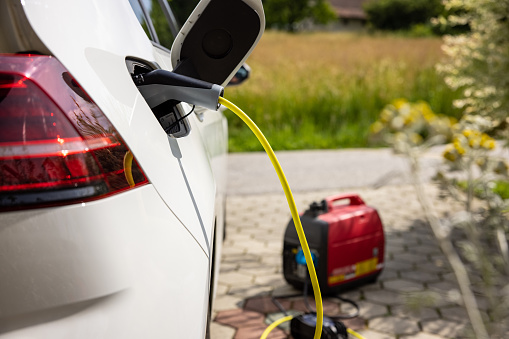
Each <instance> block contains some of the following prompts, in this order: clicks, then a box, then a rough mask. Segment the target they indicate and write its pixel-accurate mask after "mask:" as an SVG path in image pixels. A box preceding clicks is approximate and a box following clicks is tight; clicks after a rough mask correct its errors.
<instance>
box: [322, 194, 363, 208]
mask: <svg viewBox="0 0 509 339" xmlns="http://www.w3.org/2000/svg"><path fill="white" fill-rule="evenodd" d="M338 200H349V203H348V205H335V204H334V202H336V201H338ZM325 201H326V202H327V210H328V211H332V210H334V209H337V208H341V207H344V206H353V205H366V203H365V202H364V200H362V199H361V197H359V195H357V194H355V193H345V194H338V195H333V196H331V197H327V198H325Z"/></svg>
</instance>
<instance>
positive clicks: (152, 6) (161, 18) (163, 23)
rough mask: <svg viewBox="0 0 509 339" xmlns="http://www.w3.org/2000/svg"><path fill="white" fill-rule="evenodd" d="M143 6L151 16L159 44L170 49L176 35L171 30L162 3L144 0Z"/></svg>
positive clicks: (155, 0)
mask: <svg viewBox="0 0 509 339" xmlns="http://www.w3.org/2000/svg"><path fill="white" fill-rule="evenodd" d="M142 4H143V7H144V8H145V10H146V12H147V15H148V16H150V20H151V21H152V25H153V26H154V29H155V31H156V34H157V38H158V39H159V41H157V42H159V44H160V45H161V46H163V47H166V48H168V49H170V48H171V45H172V44H173V40H175V36H174V35H173V33H172V32H171V29H170V24H169V22H168V20H166V16H165V14H164V12H163V9H162V7H161V5H160V4H159V1H158V0H142Z"/></svg>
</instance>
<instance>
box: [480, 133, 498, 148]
mask: <svg viewBox="0 0 509 339" xmlns="http://www.w3.org/2000/svg"><path fill="white" fill-rule="evenodd" d="M481 147H482V148H485V149H488V150H492V149H494V148H495V139H493V138H492V137H490V136H489V135H487V134H486V133H483V134H482V135H481Z"/></svg>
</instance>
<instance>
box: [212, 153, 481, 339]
mask: <svg viewBox="0 0 509 339" xmlns="http://www.w3.org/2000/svg"><path fill="white" fill-rule="evenodd" d="M327 154H328V153H327ZM387 154H388V153H387ZM328 155H330V154H328ZM336 155H337V156H339V157H341V153H339V154H336ZM242 156H245V155H242ZM278 156H279V155H278ZM292 156H298V154H297V153H292ZM389 158H390V157H389ZM234 160H235V159H234ZM230 161H232V160H230ZM303 161H305V159H303ZM376 161H377V162H379V161H380V160H379V159H378V160H376ZM283 165H284V164H283ZM236 166H238V162H237V163H236ZM269 166H270V165H269ZM373 166H375V167H376V166H377V165H376V164H373ZM398 166H400V164H399V165H398ZM248 167H249V166H248ZM249 168H250V169H248V170H252V167H249ZM269 169H270V168H269ZM284 169H285V172H288V169H287V168H284ZM322 169H323V168H322ZM385 171H392V169H391V168H386V169H385ZM345 175H348V174H345ZM356 175H357V176H359V175H360V174H359V173H358V172H357V173H356ZM378 175H379V176H383V175H384V173H382V172H379V173H378ZM360 176H361V177H362V175H360ZM373 179H376V178H373ZM246 180H254V181H256V180H263V178H254V179H253V178H246ZM375 181H376V180H375ZM290 184H292V182H290ZM306 185H308V184H306ZM297 186H298V185H297ZM341 186H345V185H340V184H336V185H335V186H331V187H330V188H329V189H320V190H309V189H303V190H301V189H297V190H295V192H296V193H295V199H296V202H297V207H298V209H299V210H300V211H303V210H305V209H306V208H307V206H308V205H309V204H310V203H311V202H313V201H320V200H322V199H323V198H324V197H326V196H329V195H332V194H337V193H345V192H354V193H357V194H359V195H360V196H361V197H362V198H363V200H364V201H365V202H366V203H367V204H368V205H370V206H373V207H375V208H376V209H377V210H378V212H379V214H380V216H381V218H382V222H383V224H384V228H385V236H386V257H385V260H386V266H385V269H384V271H383V273H382V275H381V276H380V277H379V279H378V281H377V282H376V283H375V284H370V285H365V286H363V287H360V288H357V289H355V290H351V291H348V292H346V293H343V294H341V296H343V297H346V298H349V299H352V300H354V301H356V302H357V303H358V304H359V305H360V316H359V318H357V319H356V320H354V321H349V322H347V325H348V326H350V327H351V328H353V329H355V330H357V331H358V332H359V333H361V334H362V335H363V336H365V337H366V338H371V339H377V338H421V339H432V338H461V337H463V335H462V333H463V331H464V330H465V329H466V327H467V323H468V322H467V316H466V313H465V311H464V309H463V308H462V307H460V306H458V304H457V303H456V302H455V300H456V299H455V297H456V296H457V293H456V291H457V286H456V283H455V281H454V277H453V275H452V273H451V269H450V267H449V266H448V264H447V262H446V260H445V258H444V256H443V255H442V254H441V251H440V249H439V248H438V246H437V244H436V242H435V241H434V238H433V237H432V236H431V232H430V230H429V227H428V225H427V224H426V223H425V222H424V216H423V212H422V210H421V208H420V206H419V204H418V202H417V199H416V195H415V193H414V191H413V188H412V187H411V186H410V185H409V184H408V183H405V182H401V181H400V182H398V184H397V185H388V186H382V187H380V188H378V189H374V188H372V187H366V186H364V187H355V182H353V184H352V185H350V186H352V187H341ZM244 189H245V188H244ZM232 191H233V193H232ZM427 191H428V194H430V196H436V195H437V190H436V188H434V187H433V185H432V184H427ZM434 201H435V202H436V208H437V211H438V213H439V214H447V213H449V212H450V211H451V210H454V209H455V208H457V207H455V206H454V205H453V204H451V203H449V202H443V201H439V200H438V199H434ZM290 217H291V216H290V213H289V211H288V206H287V203H286V199H285V197H284V194H283V193H282V191H281V192H277V191H270V190H267V191H266V192H258V193H257V194H246V193H245V192H242V193H241V194H238V193H235V191H234V190H230V194H229V195H228V198H227V220H226V223H227V226H226V227H227V230H226V232H227V236H226V240H225V242H224V247H223V254H222V264H221V271H220V275H219V283H218V289H217V296H216V300H215V303H214V312H213V320H214V321H213V323H212V327H211V333H212V338H213V339H227V338H238V339H240V338H259V337H260V335H261V333H262V331H263V330H264V329H265V327H266V326H267V323H270V322H271V321H273V320H275V319H277V317H278V316H280V315H277V314H273V313H274V312H277V309H274V305H272V304H271V303H270V302H269V301H270V298H269V297H270V296H281V295H288V294H295V293H298V291H296V290H294V289H293V288H292V287H290V286H289V285H288V284H287V283H286V282H285V280H284V278H283V274H282V257H281V253H282V245H283V234H284V230H285V227H286V225H287V223H288V221H289V219H290ZM423 295H426V296H428V297H432V298H434V300H435V303H434V304H433V305H431V304H430V305H429V306H428V307H421V308H420V309H419V310H415V309H412V308H411V307H410V306H409V305H410V304H411V301H412V300H415V298H419V297H422V296H423ZM301 299H302V298H301ZM285 302H286V306H285V307H288V309H292V310H297V311H304V309H303V303H302V300H300V301H299V298H294V299H290V300H285ZM414 304H415V302H414ZM481 304H482V300H481ZM324 306H325V308H326V313H348V312H351V311H352V307H351V306H350V305H348V304H346V303H341V302H339V301H337V300H336V299H325V301H324ZM267 318H268V319H267ZM286 337H287V333H286V332H284V331H283V330H280V329H278V330H277V331H274V332H273V333H272V336H270V337H269V338H286Z"/></svg>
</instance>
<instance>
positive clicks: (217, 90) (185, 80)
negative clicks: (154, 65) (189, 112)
mask: <svg viewBox="0 0 509 339" xmlns="http://www.w3.org/2000/svg"><path fill="white" fill-rule="evenodd" d="M133 81H134V83H135V84H136V86H137V87H138V89H139V91H140V93H141V95H143V97H144V98H145V100H146V101H147V103H148V105H149V106H150V108H154V107H156V106H159V105H161V104H162V103H165V102H167V101H176V102H186V103H188V104H190V105H195V106H202V107H205V108H208V109H212V110H217V109H218V108H219V106H220V105H219V97H221V96H223V94H224V88H223V87H221V86H219V85H216V84H212V83H210V82H206V81H202V80H198V79H194V78H191V77H188V76H185V75H181V74H177V73H174V72H170V71H165V70H162V69H156V70H154V71H151V72H148V73H143V74H138V75H133Z"/></svg>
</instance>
